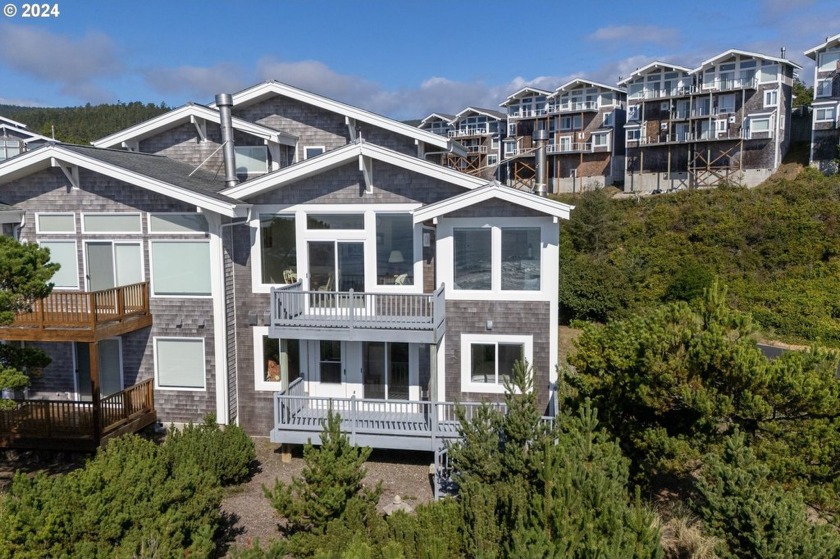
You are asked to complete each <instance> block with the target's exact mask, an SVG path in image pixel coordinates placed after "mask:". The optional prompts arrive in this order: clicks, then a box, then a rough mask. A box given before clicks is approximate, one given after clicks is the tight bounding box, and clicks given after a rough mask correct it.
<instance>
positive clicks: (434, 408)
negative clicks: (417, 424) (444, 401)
mask: <svg viewBox="0 0 840 559" xmlns="http://www.w3.org/2000/svg"><path fill="white" fill-rule="evenodd" d="M429 413H430V414H431V416H432V417H431V418H430V419H431V420H432V421H431V425H430V426H431V429H432V450H433V451H435V452H437V451H438V443H437V435H438V403H437V402H429Z"/></svg>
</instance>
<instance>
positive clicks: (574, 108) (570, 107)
mask: <svg viewBox="0 0 840 559" xmlns="http://www.w3.org/2000/svg"><path fill="white" fill-rule="evenodd" d="M598 108H599V107H598V101H577V102H574V103H572V102H567V103H552V104H551V105H549V106H548V112H549V113H550V114H559V113H574V112H581V111H592V112H597V111H598Z"/></svg>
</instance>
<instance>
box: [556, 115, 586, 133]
mask: <svg viewBox="0 0 840 559" xmlns="http://www.w3.org/2000/svg"><path fill="white" fill-rule="evenodd" d="M580 125H581V119H580V115H573V116H562V117H560V130H578V129H580Z"/></svg>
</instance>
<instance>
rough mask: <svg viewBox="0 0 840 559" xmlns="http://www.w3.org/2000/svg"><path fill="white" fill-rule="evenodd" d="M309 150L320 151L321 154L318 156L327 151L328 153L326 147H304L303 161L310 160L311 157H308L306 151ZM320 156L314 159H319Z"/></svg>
mask: <svg viewBox="0 0 840 559" xmlns="http://www.w3.org/2000/svg"><path fill="white" fill-rule="evenodd" d="M309 149H320V150H321V153H319V154H318V155H321V154H323V153H326V151H327V148H326V146H303V154H302V155H303V160H304V161H306V160H307V159H309V157H307V156H306V150H309ZM318 155H313V156H312V157H318Z"/></svg>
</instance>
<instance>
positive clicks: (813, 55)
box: [803, 33, 840, 60]
mask: <svg viewBox="0 0 840 559" xmlns="http://www.w3.org/2000/svg"><path fill="white" fill-rule="evenodd" d="M833 43H840V33H838V34H837V35H834V36H833V37H829V38H828V39H826V41H825V42H824V43H823V44H821V45H818V46H816V47H814V48H812V49H808V50H806V51H805V52H804V53H803V54H805V56H807V57H808V58H810V59H811V60H816V59H817V54H819V52H820V51H821V50H825V49H828V48H830V47H832V46H834V45H833Z"/></svg>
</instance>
